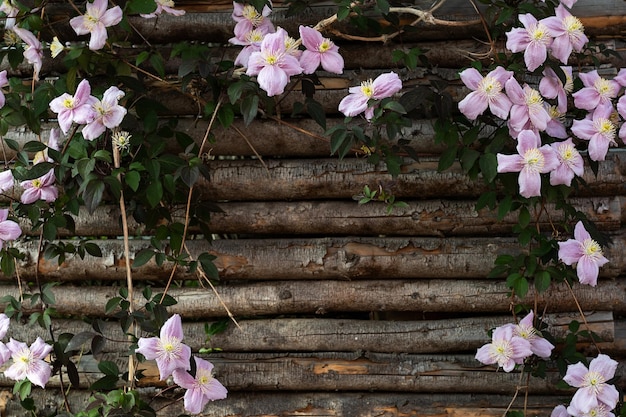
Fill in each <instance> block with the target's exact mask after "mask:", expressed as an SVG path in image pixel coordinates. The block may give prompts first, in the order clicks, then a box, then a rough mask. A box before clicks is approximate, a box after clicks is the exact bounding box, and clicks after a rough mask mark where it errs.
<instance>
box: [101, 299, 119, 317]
mask: <svg viewBox="0 0 626 417" xmlns="http://www.w3.org/2000/svg"><path fill="white" fill-rule="evenodd" d="M120 301H122V297H113V298H110V299H109V301H107V303H106V306H105V307H104V311H105V313H106V314H111V313H113V311H114V310H115V309H116V308H117V306H119V305H120Z"/></svg>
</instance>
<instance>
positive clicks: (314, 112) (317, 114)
mask: <svg viewBox="0 0 626 417" xmlns="http://www.w3.org/2000/svg"><path fill="white" fill-rule="evenodd" d="M305 104H306V111H307V113H309V116H311V117H312V118H313V120H315V122H316V123H317V124H318V125H320V126H321V127H322V129H326V112H325V111H324V108H323V107H322V105H321V104H320V103H319V102H318V101H315V100H313V99H312V98H308V97H307V99H306V100H305Z"/></svg>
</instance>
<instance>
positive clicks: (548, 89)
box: [539, 67, 574, 113]
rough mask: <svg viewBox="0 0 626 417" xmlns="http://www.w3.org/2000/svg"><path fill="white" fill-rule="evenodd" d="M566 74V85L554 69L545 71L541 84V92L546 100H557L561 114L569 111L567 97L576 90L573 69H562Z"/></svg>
mask: <svg viewBox="0 0 626 417" xmlns="http://www.w3.org/2000/svg"><path fill="white" fill-rule="evenodd" d="M561 69H562V70H563V72H564V73H565V84H563V82H562V81H561V79H560V78H559V77H558V76H557V75H556V73H555V72H554V70H553V69H552V68H546V69H545V70H544V71H543V78H542V79H541V81H540V82H539V92H540V93H541V95H542V96H544V97H545V98H556V99H557V108H558V110H559V111H560V112H561V113H565V112H566V111H567V95H568V94H572V91H573V90H574V79H573V77H572V67H561Z"/></svg>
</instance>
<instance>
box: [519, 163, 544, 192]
mask: <svg viewBox="0 0 626 417" xmlns="http://www.w3.org/2000/svg"><path fill="white" fill-rule="evenodd" d="M517 182H518V184H519V193H520V195H521V196H522V197H526V198H530V197H537V196H540V195H541V175H540V174H539V173H538V172H534V171H530V170H529V169H522V170H521V171H520V174H519V178H518V180H517Z"/></svg>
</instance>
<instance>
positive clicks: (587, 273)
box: [559, 221, 609, 385]
mask: <svg viewBox="0 0 626 417" xmlns="http://www.w3.org/2000/svg"><path fill="white" fill-rule="evenodd" d="M559 260H561V261H563V263H565V265H573V264H576V275H578V280H579V281H580V283H581V284H588V285H591V286H592V287H595V286H596V285H597V283H598V273H599V272H600V267H601V266H603V265H604V264H606V263H607V262H609V260H608V259H606V258H605V257H604V255H603V254H602V248H601V247H600V244H598V242H596V241H595V240H593V239H592V238H591V235H590V234H589V232H588V231H587V229H585V226H584V225H583V223H582V222H581V221H579V222H578V223H576V226H575V227H574V239H568V240H567V241H565V242H559ZM568 383H569V382H568ZM570 385H572V384H570Z"/></svg>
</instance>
